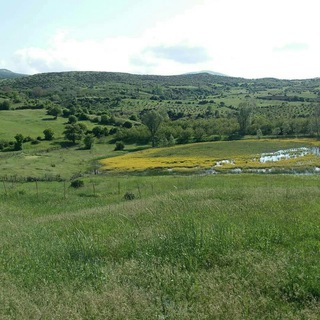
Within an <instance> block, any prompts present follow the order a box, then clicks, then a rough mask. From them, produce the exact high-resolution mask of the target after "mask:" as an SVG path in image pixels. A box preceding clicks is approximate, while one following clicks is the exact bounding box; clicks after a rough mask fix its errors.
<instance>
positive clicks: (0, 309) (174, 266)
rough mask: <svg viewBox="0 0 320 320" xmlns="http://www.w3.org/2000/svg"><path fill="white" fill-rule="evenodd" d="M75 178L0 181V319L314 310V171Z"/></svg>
mask: <svg viewBox="0 0 320 320" xmlns="http://www.w3.org/2000/svg"><path fill="white" fill-rule="evenodd" d="M83 181H84V186H83V188H79V189H73V188H70V187H69V185H66V184H65V183H64V182H50V183H49V182H37V183H36V182H29V183H9V182H5V183H3V184H2V185H1V186H0V187H1V190H0V198H1V199H0V200H1V207H0V219H1V224H0V226H1V227H0V228H1V230H0V231H1V232H0V234H1V236H0V243H1V258H0V259H1V260H0V261H1V263H0V266H1V283H2V290H1V295H0V316H1V319H39V318H41V319H52V318H55V319H229V318H234V319H282V318H284V319H318V315H319V312H320V304H319V298H320V281H319V274H320V269H319V263H318V261H319V259H320V254H319V253H320V250H319V248H320V238H319V231H320V230H319V226H320V221H319V212H320V202H319V196H320V177H319V176H316V175H312V176H294V175H250V174H246V175H214V176H154V177H148V176H132V175H131V176H118V177H116V176H113V177H108V176H104V177H100V176H99V177H88V178H84V179H83ZM127 192H130V193H132V194H134V195H135V199H133V200H130V201H129V200H127V201H126V200H125V199H124V194H125V193H127Z"/></svg>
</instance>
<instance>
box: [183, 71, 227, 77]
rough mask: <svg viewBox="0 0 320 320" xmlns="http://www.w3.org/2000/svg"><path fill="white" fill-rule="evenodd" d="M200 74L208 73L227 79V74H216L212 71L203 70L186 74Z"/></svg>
mask: <svg viewBox="0 0 320 320" xmlns="http://www.w3.org/2000/svg"><path fill="white" fill-rule="evenodd" d="M200 73H208V74H211V75H212V76H221V77H227V75H226V74H223V73H220V72H215V71H210V70H202V71H195V72H188V73H186V74H200Z"/></svg>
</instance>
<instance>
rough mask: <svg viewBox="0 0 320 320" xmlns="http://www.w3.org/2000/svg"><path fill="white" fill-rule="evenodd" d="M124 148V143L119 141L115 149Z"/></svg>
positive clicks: (120, 149)
mask: <svg viewBox="0 0 320 320" xmlns="http://www.w3.org/2000/svg"><path fill="white" fill-rule="evenodd" d="M123 149H124V143H123V142H122V141H117V142H116V146H115V148H114V151H122V150H123Z"/></svg>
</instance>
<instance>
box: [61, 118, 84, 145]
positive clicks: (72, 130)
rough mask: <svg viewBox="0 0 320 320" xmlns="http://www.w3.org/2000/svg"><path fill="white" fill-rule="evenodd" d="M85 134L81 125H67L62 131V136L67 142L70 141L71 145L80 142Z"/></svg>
mask: <svg viewBox="0 0 320 320" xmlns="http://www.w3.org/2000/svg"><path fill="white" fill-rule="evenodd" d="M85 132H86V127H85V126H84V125H82V124H81V123H80V124H79V123H74V124H67V125H66V127H65V130H64V132H63V133H64V136H65V138H66V139H67V140H70V141H72V143H74V144H75V143H76V141H80V140H81V139H82V137H83V135H84V133H85Z"/></svg>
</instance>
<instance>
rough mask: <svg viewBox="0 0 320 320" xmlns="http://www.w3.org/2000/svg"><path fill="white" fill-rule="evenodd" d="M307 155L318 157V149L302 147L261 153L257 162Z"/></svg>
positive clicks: (319, 149)
mask: <svg viewBox="0 0 320 320" xmlns="http://www.w3.org/2000/svg"><path fill="white" fill-rule="evenodd" d="M308 154H314V155H317V156H320V148H317V147H313V148H307V147H302V148H295V149H287V150H279V151H276V152H270V153H262V154H261V156H260V159H259V161H260V162H261V163H265V162H270V161H271V162H275V161H280V160H286V159H293V158H299V157H304V156H306V155H308Z"/></svg>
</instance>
